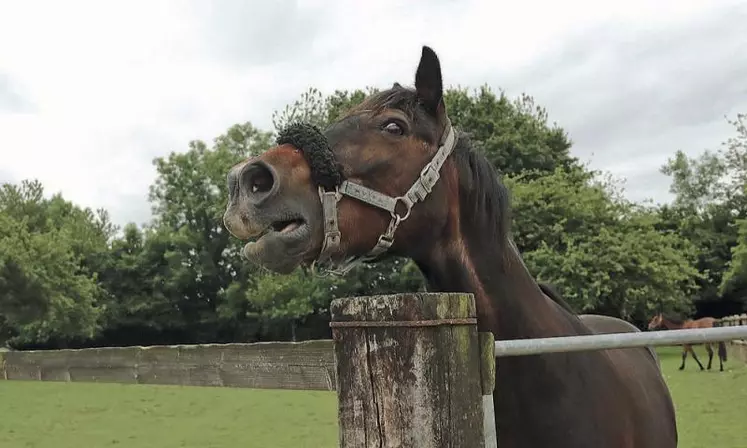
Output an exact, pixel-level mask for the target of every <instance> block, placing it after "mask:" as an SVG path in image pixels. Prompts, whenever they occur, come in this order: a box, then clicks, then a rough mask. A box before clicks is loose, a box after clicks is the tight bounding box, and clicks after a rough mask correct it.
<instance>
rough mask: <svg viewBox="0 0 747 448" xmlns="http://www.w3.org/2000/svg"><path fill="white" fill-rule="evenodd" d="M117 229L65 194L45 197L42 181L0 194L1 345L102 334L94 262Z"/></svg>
mask: <svg viewBox="0 0 747 448" xmlns="http://www.w3.org/2000/svg"><path fill="white" fill-rule="evenodd" d="M112 233H113V226H112V225H111V224H110V222H109V221H108V216H107V215H106V213H104V212H101V211H100V212H99V214H98V215H95V214H94V213H93V212H92V211H91V210H90V209H81V208H79V207H76V206H74V205H73V204H72V203H70V202H68V201H65V200H64V199H63V198H62V197H61V196H60V195H59V194H58V195H54V196H52V198H50V199H45V198H44V190H43V188H42V186H41V184H40V183H39V182H38V181H23V182H22V183H21V185H20V186H17V185H12V184H3V186H2V189H1V190H0V343H2V342H5V343H7V344H10V345H13V346H17V347H20V346H29V345H39V344H48V345H52V346H65V345H67V344H69V343H71V342H75V341H79V340H82V339H87V338H90V337H93V336H94V335H95V334H96V333H97V331H98V330H99V328H100V327H99V315H100V313H101V309H100V307H99V301H100V299H101V298H102V294H103V291H102V290H101V288H100V287H99V285H98V284H97V278H96V273H95V268H96V266H94V265H93V262H94V261H95V260H97V259H98V258H99V257H98V256H99V255H100V254H101V253H103V252H105V251H106V243H107V239H108V238H109V237H110V236H111V234H112Z"/></svg>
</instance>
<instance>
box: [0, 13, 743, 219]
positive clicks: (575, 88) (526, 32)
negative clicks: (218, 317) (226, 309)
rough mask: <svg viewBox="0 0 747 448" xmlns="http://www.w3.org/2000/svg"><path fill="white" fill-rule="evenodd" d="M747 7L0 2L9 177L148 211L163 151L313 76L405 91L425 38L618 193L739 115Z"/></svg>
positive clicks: (337, 83)
mask: <svg viewBox="0 0 747 448" xmlns="http://www.w3.org/2000/svg"><path fill="white" fill-rule="evenodd" d="M745 24H747V2H746V1H744V0H741V1H725V0H722V1H718V0H710V1H706V0H703V1H687V0H679V1H669V0H656V1H651V0H625V1H621V0H610V1H605V2H602V1H598V0H594V1H580V0H565V1H562V2H558V1H552V0H545V1H529V0H522V1H497V0H493V1H467V0H460V1H448V0H438V1H430V2H425V1H404V0H403V1H398V2H397V1H384V0H378V1H376V2H368V1H366V2H363V1H361V2H353V1H345V2H343V1H338V2H332V1H321V0H319V1H297V2H295V1H286V0H274V1H259V0H246V1H238V0H237V1H229V0H225V1H212V2H208V1H198V0H194V1H186V0H184V1H178V0H174V1H160V0H147V1H143V0H128V1H126V2H124V1H122V2H116V3H115V2H109V1H106V2H105V1H100V0H94V1H85V2H84V1H73V0H66V1H64V2H62V1H26V2H21V1H18V0H0V181H2V182H7V181H13V182H17V181H20V180H21V179H26V178H37V179H39V180H40V181H41V182H42V183H43V184H44V185H45V187H46V189H47V192H48V193H53V192H58V191H61V192H62V193H63V195H64V196H65V197H66V198H68V199H70V200H73V201H75V202H76V203H79V204H81V205H84V206H89V207H105V208H106V209H108V210H109V211H110V212H111V213H112V217H113V219H114V220H115V222H117V223H119V224H123V223H125V222H128V221H135V222H137V223H142V222H145V221H147V220H148V219H149V218H150V207H149V204H148V202H147V192H148V186H149V185H150V184H151V183H152V182H153V180H154V176H155V170H154V168H153V165H152V160H153V158H154V157H157V156H163V155H167V154H168V153H169V152H171V151H184V150H185V149H186V148H187V143H188V142H189V141H190V140H193V139H203V140H206V141H211V140H212V139H213V138H214V137H215V136H217V135H219V134H220V133H222V132H223V131H225V130H226V129H227V128H228V127H229V126H230V125H232V124H234V123H237V122H243V121H251V122H252V123H253V124H255V125H257V126H260V127H264V128H267V129H270V126H271V115H272V112H273V111H274V110H277V109H281V108H283V107H284V106H285V105H286V104H288V103H290V102H292V101H294V100H295V99H297V98H298V97H299V95H300V94H301V93H303V92H304V91H305V90H306V89H307V88H308V87H310V86H315V87H317V88H319V89H321V90H322V91H323V92H324V93H331V92H332V91H334V89H354V88H363V87H366V86H377V87H389V86H390V85H391V84H392V82H394V81H399V82H401V83H403V84H405V83H406V84H412V83H413V77H414V70H415V67H416V65H417V62H418V58H419V56H420V47H421V45H423V44H427V45H430V46H432V47H433V48H434V49H435V51H436V52H437V53H438V55H439V57H440V59H441V64H442V70H443V75H444V82H445V83H446V85H447V86H448V85H462V86H468V87H477V86H479V85H481V84H485V83H487V84H489V85H490V86H492V87H493V88H494V89H499V88H503V89H505V90H506V92H507V93H508V94H509V95H511V96H517V95H519V94H520V93H522V92H526V93H528V94H529V95H532V96H533V97H534V98H535V100H536V101H537V102H538V103H539V104H540V105H542V106H545V107H546V108H547V109H548V112H549V114H550V119H551V120H552V121H557V122H558V123H559V124H561V125H562V126H563V127H564V128H565V129H566V130H567V131H568V132H569V134H570V136H571V138H572V139H573V141H574V147H573V149H572V152H573V153H574V154H575V155H577V156H579V157H581V158H582V159H583V160H585V161H590V162H591V165H592V167H595V168H600V169H603V170H607V171H609V172H612V173H613V174H615V175H618V176H623V177H625V178H627V186H626V189H627V192H628V197H630V198H631V199H634V200H641V199H644V198H651V199H653V200H655V201H657V202H662V201H667V200H669V198H670V195H669V194H668V184H669V182H668V179H667V178H666V177H664V176H663V175H661V174H658V169H659V167H660V166H661V165H662V164H663V163H664V162H665V161H666V158H667V157H669V156H670V155H671V154H672V153H673V152H674V151H675V150H677V149H682V150H683V151H685V152H687V153H689V154H692V155H695V154H698V153H700V152H701V151H702V150H703V149H706V148H717V147H719V145H720V142H722V141H724V140H725V139H726V138H728V137H729V136H730V135H732V133H733V128H732V127H731V126H730V125H729V124H728V123H727V122H726V118H725V117H729V118H733V117H735V116H736V114H737V113H739V112H747V31H745V30H746V29H747V26H745Z"/></svg>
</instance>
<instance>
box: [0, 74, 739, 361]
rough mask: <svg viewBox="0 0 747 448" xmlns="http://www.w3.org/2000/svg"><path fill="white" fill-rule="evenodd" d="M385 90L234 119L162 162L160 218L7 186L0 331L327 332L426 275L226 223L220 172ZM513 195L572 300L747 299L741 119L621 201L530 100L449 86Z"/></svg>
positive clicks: (94, 335)
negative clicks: (271, 265) (304, 257)
mask: <svg viewBox="0 0 747 448" xmlns="http://www.w3.org/2000/svg"><path fill="white" fill-rule="evenodd" d="M373 90H374V89H367V90H355V91H336V92H334V93H333V94H331V95H326V96H325V95H323V94H322V93H321V92H319V91H318V90H316V89H313V88H312V89H309V90H308V91H307V92H306V93H304V94H303V95H302V96H301V97H300V98H299V99H298V100H297V101H296V102H294V103H293V104H290V105H288V106H286V107H285V109H283V110H280V111H277V112H276V113H274V114H273V120H272V122H273V128H274V129H272V130H264V129H259V128H257V127H255V126H253V125H252V124H251V123H248V122H247V123H239V124H235V125H233V126H231V127H230V128H228V129H227V130H226V132H225V133H224V134H222V135H220V136H218V137H216V138H215V139H214V140H213V141H212V142H204V141H199V140H195V141H192V142H191V143H190V144H189V147H188V148H186V150H185V151H182V152H172V153H170V154H169V155H168V156H166V157H159V158H156V159H155V160H154V164H155V167H156V169H157V177H156V180H155V182H154V183H153V184H152V185H151V187H150V190H149V197H148V199H149V201H150V203H151V205H152V210H153V215H154V218H153V220H152V221H151V222H149V223H148V224H146V225H141V226H138V225H135V224H133V223H130V224H127V225H125V226H123V227H122V228H118V227H117V226H115V225H114V224H113V223H112V221H111V219H110V217H109V215H108V214H107V212H106V210H95V211H94V210H91V209H88V208H83V207H80V206H78V205H76V204H74V203H72V202H70V201H68V200H66V199H65V198H64V197H62V196H61V195H60V194H54V195H51V196H48V195H45V192H44V188H43V185H42V184H41V183H39V182H38V181H36V180H24V181H22V182H20V183H15V184H14V183H5V184H3V185H2V189H1V190H0V346H2V345H7V346H9V347H13V348H18V349H23V348H65V347H86V346H107V345H132V344H139V345H151V344H174V343H206V342H254V341H261V340H302V339H310V338H320V337H322V338H324V337H329V330H328V326H327V323H328V322H329V316H328V307H329V302H330V300H332V299H333V298H336V297H345V296H356V295H368V294H377V293H392V292H406V291H419V290H424V286H423V281H422V278H421V275H420V273H419V271H418V270H417V268H416V267H415V266H414V265H413V264H412V263H411V262H409V261H407V260H404V259H394V260H390V261H386V262H383V263H380V264H377V265H372V266H361V267H358V268H356V269H355V270H354V271H352V272H351V273H350V274H348V276H346V277H345V278H326V277H325V278H318V277H314V276H312V275H311V274H310V273H309V272H308V271H306V270H305V269H302V268H299V269H297V270H296V271H294V272H293V273H292V274H291V275H288V276H279V275H274V274H271V273H268V272H266V271H262V270H259V269H258V268H257V267H256V266H253V265H251V264H249V263H247V262H245V261H244V260H242V259H241V256H240V250H241V246H242V243H241V242H240V241H238V240H236V239H235V238H233V237H231V236H230V235H229V234H228V232H227V231H226V229H225V228H224V227H223V224H222V220H221V219H222V214H223V211H224V210H225V205H226V200H227V196H228V194H227V191H226V182H225V176H226V173H227V171H228V169H229V167H231V166H232V165H233V164H235V163H236V162H238V161H239V160H241V159H243V158H246V157H247V156H249V155H252V154H257V153H259V152H261V151H264V150H265V149H267V148H268V147H270V146H271V145H272V141H273V138H274V135H275V132H276V131H277V130H278V129H279V128H280V127H282V126H283V125H284V124H287V123H289V122H291V121H294V120H305V121H310V122H313V123H316V124H318V125H320V126H324V125H325V124H327V123H330V122H331V121H333V120H335V119H336V118H338V117H339V116H340V115H341V114H343V113H344V112H345V111H346V110H347V109H348V108H349V107H351V106H353V105H355V104H357V103H359V102H360V101H362V100H363V98H364V97H365V96H366V95H367V94H369V93H371V92H372V91H373ZM445 101H446V104H447V110H448V111H449V116H450V117H451V120H452V122H453V123H454V124H455V125H456V126H458V127H459V128H461V129H463V130H465V131H467V132H469V133H470V135H471V139H472V140H473V141H474V142H475V144H476V145H477V146H478V147H479V148H480V149H481V150H482V151H483V152H484V154H485V155H486V156H487V157H488V159H489V160H490V161H491V162H492V163H493V165H494V166H495V168H496V169H497V170H498V171H499V172H500V173H501V175H502V177H503V180H504V182H506V184H507V185H508V187H509V189H510V191H511V196H512V199H511V200H512V208H513V224H512V228H513V230H512V233H513V237H514V239H515V241H516V244H517V245H518V247H519V249H520V250H521V251H522V254H523V256H524V259H525V261H526V263H527V265H528V267H529V269H530V270H531V271H532V272H533V273H534V274H535V275H536V277H537V279H538V280H539V281H543V282H548V283H551V284H552V285H554V287H555V288H556V289H557V290H558V291H559V292H561V293H562V294H563V295H564V296H565V298H566V299H567V300H568V302H569V303H570V304H571V305H572V306H573V307H574V308H575V309H576V310H577V311H578V312H585V313H602V314H607V315H612V316H618V317H622V318H624V319H627V320H630V321H632V322H634V323H636V324H638V325H641V324H642V323H643V322H644V321H645V320H646V319H647V318H648V317H649V316H650V315H651V314H652V313H653V312H655V311H658V310H663V311H667V312H676V313H680V314H682V315H698V314H710V315H725V314H732V313H737V312H744V311H745V310H747V299H745V295H747V294H746V292H747V219H745V218H747V216H746V215H747V190H745V189H746V188H747V128H746V124H747V120H746V119H745V115H738V116H737V117H736V119H734V120H733V121H730V123H731V125H733V127H734V134H733V137H731V138H729V139H728V140H727V141H725V142H723V143H722V144H721V147H720V148H718V149H713V150H706V151H704V152H703V153H701V154H700V155H699V156H697V157H695V158H689V157H687V156H686V155H685V154H684V153H683V152H682V151H679V150H678V151H675V152H673V155H672V157H670V158H669V159H668V161H667V163H666V164H665V165H664V166H662V167H661V172H662V173H664V174H666V175H668V176H669V177H670V179H671V187H670V190H671V192H672V193H673V194H674V195H675V199H674V201H673V202H672V203H669V204H664V205H654V204H652V203H649V202H645V203H635V202H631V201H629V200H627V199H626V198H625V197H624V196H623V194H622V189H621V186H620V182H619V181H618V180H616V179H614V178H612V177H611V176H609V175H606V174H605V173H603V172H599V171H596V170H592V169H590V168H589V166H588V165H586V164H584V163H582V162H581V161H579V160H578V159H577V158H576V157H573V156H572V155H571V153H570V149H571V147H572V142H571V139H570V137H569V136H568V134H567V132H566V131H565V130H564V129H562V128H561V127H559V126H558V125H556V124H554V123H549V121H548V115H547V112H546V110H545V109H544V108H543V107H541V106H539V105H537V104H535V102H534V100H533V98H532V97H530V96H528V95H521V96H520V97H518V98H515V99H510V98H508V97H507V96H506V95H505V94H504V93H503V92H502V91H501V92H497V93H496V92H494V91H492V90H491V89H490V88H488V87H486V86H482V87H480V88H478V89H466V88H461V87H457V88H451V89H448V90H447V91H446V93H445Z"/></svg>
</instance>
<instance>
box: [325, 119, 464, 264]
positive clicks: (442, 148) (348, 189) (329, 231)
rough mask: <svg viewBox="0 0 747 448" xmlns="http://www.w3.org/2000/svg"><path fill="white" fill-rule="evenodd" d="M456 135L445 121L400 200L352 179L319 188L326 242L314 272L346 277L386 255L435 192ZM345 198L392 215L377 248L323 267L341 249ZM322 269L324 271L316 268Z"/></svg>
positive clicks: (452, 148) (449, 122)
mask: <svg viewBox="0 0 747 448" xmlns="http://www.w3.org/2000/svg"><path fill="white" fill-rule="evenodd" d="M456 141H457V138H456V133H455V132H454V128H453V127H452V125H451V121H450V120H449V119H448V118H447V119H446V130H445V132H444V133H443V135H442V136H441V140H440V141H439V147H438V151H436V154H435V155H434V156H433V158H432V159H431V161H430V162H428V164H426V165H425V167H424V168H423V169H422V170H421V171H420V175H419V176H418V178H417V179H416V180H415V182H414V183H413V184H412V186H411V187H410V189H409V190H407V192H406V193H405V194H404V195H402V196H397V197H394V198H393V197H391V196H389V195H386V194H384V193H380V192H378V191H376V190H372V189H371V188H368V187H364V186H363V185H360V184H356V183H354V182H351V181H349V180H343V181H342V182H341V183H340V184H339V185H338V186H335V187H334V189H333V190H326V189H325V188H324V186H321V185H320V186H319V187H318V188H319V198H320V199H321V201H322V211H323V217H324V243H323V245H322V249H321V251H320V252H319V256H318V257H317V259H316V260H315V261H314V262H313V263H312V264H311V269H312V270H313V271H315V272H317V273H318V274H319V275H328V274H334V275H338V276H343V275H345V274H347V273H348V272H350V270H351V269H353V268H354V267H355V266H357V265H359V264H361V263H365V262H370V261H373V260H375V259H377V258H378V257H379V256H381V255H383V254H384V253H385V252H386V251H387V250H389V248H390V247H391V246H392V244H393V243H394V232H396V231H397V228H398V227H399V225H400V224H401V223H402V222H403V221H405V220H406V219H407V218H409V217H410V211H411V210H412V207H413V206H414V205H415V204H416V203H418V202H422V201H424V200H425V198H426V197H427V196H428V194H429V193H430V192H431V191H433V187H434V186H435V185H436V183H437V182H438V180H439V179H440V178H441V174H440V170H441V167H442V166H443V164H444V162H445V161H446V159H447V158H448V157H449V155H450V154H451V153H452V152H453V150H454V147H455V146H456ZM343 196H348V197H351V198H354V199H357V200H359V201H361V202H365V203H366V204H369V205H372V206H374V207H377V208H380V209H382V210H386V211H388V212H389V214H390V215H391V216H392V219H391V220H390V221H389V226H387V229H386V231H385V232H384V233H382V234H381V235H380V236H379V240H378V241H377V242H376V245H375V246H374V247H373V249H371V250H370V251H369V252H368V254H366V255H363V256H359V257H350V258H348V259H347V260H345V261H343V262H341V263H339V264H338V265H337V267H321V266H322V265H323V263H325V262H329V261H330V260H331V257H332V254H333V253H334V252H335V251H336V250H337V249H338V248H339V247H340V236H341V235H340V229H339V226H338V217H337V203H338V202H339V201H340V199H342V197H343ZM398 205H401V206H404V208H405V210H404V214H400V213H399V212H398V211H397V206H398ZM317 266H320V267H321V270H319V269H318V268H317Z"/></svg>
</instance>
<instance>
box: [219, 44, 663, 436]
mask: <svg viewBox="0 0 747 448" xmlns="http://www.w3.org/2000/svg"><path fill="white" fill-rule="evenodd" d="M414 84H415V85H414V88H413V87H404V86H402V85H400V84H399V83H394V84H393V85H392V87H391V88H389V89H385V90H382V91H380V92H377V93H373V94H371V95H370V96H368V97H367V98H366V99H365V100H364V101H363V102H362V103H361V104H359V105H358V106H355V107H353V108H351V109H350V110H349V111H348V112H347V113H346V114H345V115H344V116H342V117H341V118H339V119H338V120H337V121H335V122H334V123H332V124H331V125H329V126H328V127H327V128H326V129H324V130H323V131H322V130H318V129H317V130H315V128H314V127H313V126H304V124H303V123H296V124H293V125H292V126H289V129H286V130H283V131H281V132H280V135H278V139H277V142H276V143H277V144H276V145H275V146H273V147H271V148H268V150H266V151H265V152H264V153H262V154H260V155H258V156H255V157H252V158H249V159H246V160H243V161H241V162H239V163H237V164H236V165H234V166H233V167H231V169H230V170H229V172H228V174H227V182H228V190H229V197H228V204H227V206H226V210H225V212H224V216H223V222H224V225H225V227H226V229H227V230H228V231H229V232H230V233H231V234H232V235H233V236H234V237H236V238H239V239H241V240H244V241H248V242H247V244H246V245H245V246H244V248H243V256H244V257H245V258H246V259H248V260H251V261H252V262H254V263H257V264H259V265H260V266H263V267H264V268H266V269H268V270H271V271H274V272H277V273H281V274H283V273H290V272H291V271H293V270H294V269H295V268H297V267H298V266H301V265H303V266H311V267H312V268H316V269H317V270H319V271H320V272H325V273H336V274H338V275H344V273H346V272H348V271H349V269H351V268H352V267H353V266H356V265H358V264H360V263H376V262H377V261H379V260H383V259H386V258H387V257H391V256H401V257H406V258H409V259H411V260H413V261H414V262H415V264H416V265H417V266H418V268H419V269H420V271H421V273H422V274H423V276H424V279H425V282H426V285H427V288H428V290H429V291H432V292H467V293H471V294H472V295H473V296H474V298H475V303H476V308H477V321H478V330H479V331H490V332H492V333H493V334H494V335H495V337H496V339H498V340H509V339H519V338H542V337H552V336H571V335H590V334H594V333H605V332H607V333H609V332H612V333H615V332H629V331H638V330H637V329H636V328H632V329H631V328H630V327H631V325H630V324H628V323H627V322H624V321H622V320H620V319H616V318H611V317H604V316H588V315H587V316H584V317H579V316H578V315H577V314H575V313H574V312H573V311H572V310H571V309H570V307H568V306H567V304H565V302H564V301H563V300H562V298H560V296H559V295H557V294H555V293H554V292H553V291H551V290H550V289H549V288H548V287H547V286H546V285H540V284H539V283H538V282H537V281H536V280H535V278H534V277H533V276H532V275H531V273H530V272H529V270H528V268H527V267H526V265H525V264H524V261H523V259H522V257H521V255H520V253H519V250H518V248H517V247H516V245H515V243H514V242H513V239H512V238H511V236H510V226H509V223H510V220H511V217H510V204H509V192H508V189H507V188H506V186H505V185H504V184H503V183H502V181H501V179H500V177H499V175H498V173H497V170H496V169H495V168H494V167H493V166H492V165H491V163H490V162H489V161H488V159H487V158H486V157H485V156H484V155H483V154H481V153H480V152H478V150H477V149H476V148H475V147H474V145H472V144H471V143H470V140H469V137H468V135H467V134H466V133H465V132H463V131H457V130H456V128H455V127H454V126H452V124H451V121H450V119H449V117H448V115H447V111H446V106H445V104H444V100H443V80H442V74H441V64H440V61H439V59H438V56H437V55H436V53H435V52H434V51H433V50H432V49H431V48H430V47H427V46H423V48H422V53H421V56H420V61H419V63H418V66H417V69H416V71H415V83H414ZM495 385H496V387H495V392H494V396H493V398H494V406H495V407H494V409H495V425H496V430H497V435H498V445H499V446H500V447H502V448H517V447H533V448H544V447H553V448H571V447H573V448H592V447H593V448H598V447H605V448H632V447H636V448H653V447H656V448H673V447H676V445H677V425H676V420H675V412H674V406H673V403H672V398H671V396H670V393H669V390H668V388H667V385H666V383H665V382H664V379H663V377H662V374H661V371H660V369H659V365H658V360H657V359H656V357H655V355H654V356H652V352H651V350H649V349H647V348H631V349H620V350H599V351H585V352H573V353H552V354H541V355H531V356H515V357H506V358H500V359H498V360H497V369H496V380H495Z"/></svg>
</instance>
